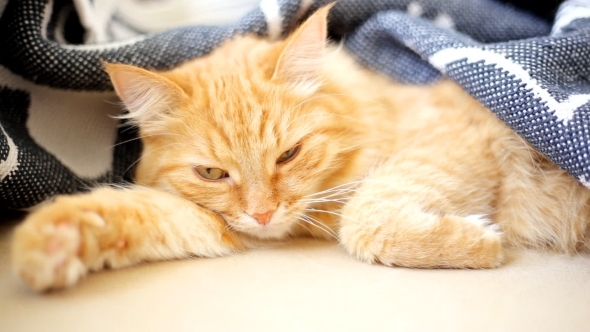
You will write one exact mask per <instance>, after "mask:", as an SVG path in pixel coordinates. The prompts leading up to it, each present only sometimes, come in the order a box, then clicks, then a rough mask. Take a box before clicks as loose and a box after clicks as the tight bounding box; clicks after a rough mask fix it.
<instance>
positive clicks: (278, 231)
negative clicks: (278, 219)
mask: <svg viewBox="0 0 590 332" xmlns="http://www.w3.org/2000/svg"><path fill="white" fill-rule="evenodd" d="M290 229H291V227H290V225H287V224H286V223H283V224H280V225H272V224H271V225H266V226H259V227H256V228H252V229H247V230H246V229H242V230H240V231H241V232H242V233H245V234H247V235H249V236H251V237H254V238H257V239H260V240H280V239H284V238H286V237H287V236H288V235H289V231H290Z"/></svg>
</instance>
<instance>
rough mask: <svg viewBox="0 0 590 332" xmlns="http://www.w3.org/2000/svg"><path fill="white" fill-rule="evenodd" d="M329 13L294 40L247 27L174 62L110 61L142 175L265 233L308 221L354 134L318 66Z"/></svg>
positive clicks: (239, 226)
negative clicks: (133, 129)
mask: <svg viewBox="0 0 590 332" xmlns="http://www.w3.org/2000/svg"><path fill="white" fill-rule="evenodd" d="M326 14H327V9H324V12H322V11H320V12H317V13H316V14H314V15H313V16H312V17H311V18H310V19H308V21H306V22H305V23H304V24H303V25H302V26H301V27H300V28H299V29H298V30H297V31H296V32H295V33H294V34H293V35H292V36H291V37H290V38H289V39H287V40H286V41H283V42H278V43H270V42H267V41H263V40H260V39H257V38H254V37H239V38H236V39H235V40H232V41H230V42H228V43H226V44H225V45H223V46H222V47H220V48H219V49H218V50H216V51H214V52H213V53H212V54H210V55H209V56H207V57H204V58H200V59H197V60H194V61H192V62H189V63H187V64H185V65H182V66H180V67H178V68H176V69H174V70H172V71H169V72H160V73H157V72H150V71H146V70H143V69H140V68H136V67H132V66H127V65H119V64H116V65H115V64H106V67H107V71H108V72H109V75H110V76H111V79H112V82H113V85H114V86H115V89H116V91H117V93H118V94H119V96H120V97H121V99H122V100H123V102H124V103H125V105H126V106H127V108H128V109H129V116H128V117H129V118H130V119H132V120H133V121H135V122H136V123H137V124H138V125H139V127H140V132H141V136H142V140H143V143H144V151H143V155H142V159H141V161H140V163H139V166H138V170H137V176H136V177H137V180H138V182H139V183H142V184H146V185H150V186H154V187H158V188H161V189H163V190H167V191H170V192H173V193H175V194H178V195H181V196H182V197H185V198H186V199H188V200H191V201H193V202H194V203H196V204H198V205H201V206H203V207H205V208H207V209H210V210H212V211H215V212H217V213H218V214H219V215H221V216H222V217H223V218H224V219H225V220H226V222H227V224H228V225H229V226H230V227H232V228H233V229H235V230H238V231H241V232H244V233H247V234H249V235H252V236H255V237H258V238H280V237H283V236H285V235H286V234H288V233H289V231H290V230H291V229H292V228H293V226H294V225H295V224H296V223H298V222H302V221H301V220H300V219H301V215H302V214H304V213H305V212H306V208H307V206H308V204H307V200H306V196H308V195H312V194H315V193H317V192H318V191H320V190H323V189H327V187H328V186H329V181H328V179H331V178H333V177H334V174H335V173H338V172H339V171H342V164H343V163H344V162H345V161H346V159H347V158H348V153H350V151H349V150H347V147H348V146H349V145H350V141H351V139H352V136H354V130H351V127H353V126H351V123H349V122H347V121H350V120H347V119H345V118H343V117H342V116H340V115H339V114H337V113H338V112H335V111H334V108H335V105H334V99H333V97H332V94H331V93H329V92H330V91H328V90H327V89H326V88H325V87H322V84H321V83H322V82H321V75H319V71H318V67H319V66H320V65H321V60H322V57H323V52H324V43H325V37H326V21H325V20H326Z"/></svg>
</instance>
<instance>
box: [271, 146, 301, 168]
mask: <svg viewBox="0 0 590 332" xmlns="http://www.w3.org/2000/svg"><path fill="white" fill-rule="evenodd" d="M299 148H300V145H295V146H294V147H292V148H291V149H289V150H287V151H285V152H283V154H282V155H281V156H280V157H279V158H278V159H277V164H284V163H286V162H288V161H291V160H293V158H295V156H296V155H297V153H298V152H299Z"/></svg>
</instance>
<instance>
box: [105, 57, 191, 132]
mask: <svg viewBox="0 0 590 332" xmlns="http://www.w3.org/2000/svg"><path fill="white" fill-rule="evenodd" d="M103 66H104V67H105V69H106V72H107V73H108V74H109V76H110V78H111V82H112V83H113V87H114V88H115V92H117V95H119V97H120V98H121V100H122V101H123V104H125V107H126V108H127V110H128V111H129V114H126V115H122V116H120V118H123V119H130V120H132V121H133V122H135V123H136V124H138V125H139V126H140V127H141V128H142V129H144V128H145V127H147V126H150V125H153V124H156V123H157V122H158V121H159V120H162V119H164V118H166V117H167V116H170V115H171V114H170V112H171V110H172V109H173V108H174V107H175V106H176V105H178V103H179V101H180V99H181V98H182V95H183V94H184V92H183V91H182V89H181V88H180V87H179V86H178V85H176V84H175V83H174V82H172V81H171V80H169V79H167V78H166V77H164V76H162V75H159V74H157V73H154V72H151V71H149V70H145V69H142V68H138V67H135V66H131V65H124V64H114V63H106V62H103Z"/></svg>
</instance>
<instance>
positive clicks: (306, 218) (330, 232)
mask: <svg viewBox="0 0 590 332" xmlns="http://www.w3.org/2000/svg"><path fill="white" fill-rule="evenodd" d="M297 218H298V220H300V221H303V222H305V223H307V224H310V225H312V226H314V227H316V228H318V229H319V230H321V231H323V232H325V233H326V234H328V235H329V236H330V237H332V238H337V237H338V235H337V234H336V232H334V231H333V230H332V229H331V228H330V227H329V226H327V225H326V224H324V223H322V222H321V221H319V220H317V219H315V218H313V217H312V216H310V215H308V214H305V213H299V214H297ZM305 228H306V229H307V230H308V231H309V232H310V233H311V234H313V233H312V232H311V230H310V229H309V228H307V227H305Z"/></svg>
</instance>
